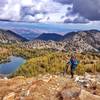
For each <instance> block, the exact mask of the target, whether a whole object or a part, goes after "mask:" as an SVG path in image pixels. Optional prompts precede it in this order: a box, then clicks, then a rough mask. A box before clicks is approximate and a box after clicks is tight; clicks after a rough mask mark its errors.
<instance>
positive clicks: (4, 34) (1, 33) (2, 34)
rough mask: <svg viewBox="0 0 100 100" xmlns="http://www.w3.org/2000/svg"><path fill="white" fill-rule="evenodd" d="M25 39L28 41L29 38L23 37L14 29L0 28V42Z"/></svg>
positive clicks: (13, 41)
mask: <svg viewBox="0 0 100 100" xmlns="http://www.w3.org/2000/svg"><path fill="white" fill-rule="evenodd" d="M23 41H27V39H25V38H24V37H21V36H20V35H18V34H16V33H14V32H13V31H10V30H1V29H0V43H15V42H23Z"/></svg>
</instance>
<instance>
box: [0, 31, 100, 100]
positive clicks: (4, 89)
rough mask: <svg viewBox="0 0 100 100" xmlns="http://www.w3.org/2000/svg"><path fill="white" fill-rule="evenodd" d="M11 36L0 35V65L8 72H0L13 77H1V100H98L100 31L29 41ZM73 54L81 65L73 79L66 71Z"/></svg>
mask: <svg viewBox="0 0 100 100" xmlns="http://www.w3.org/2000/svg"><path fill="white" fill-rule="evenodd" d="M12 34H13V32H11V33H10V31H9V32H8V31H7V30H6V31H4V30H1V33H0V40H1V42H0V63H1V64H2V65H3V66H4V69H5V68H6V70H4V69H3V67H0V68H1V69H2V70H0V72H4V71H6V73H7V72H10V73H11V74H9V75H7V74H6V73H5V74H4V75H3V74H0V100H21V99H23V100H71V99H70V98H74V100H85V99H87V100H92V98H93V100H99V98H100V87H99V85H100V40H99V34H100V32H99V31H97V30H90V31H82V32H72V33H68V34H66V35H64V36H60V35H57V34H55V33H53V34H51V33H43V34H41V35H40V36H39V37H38V38H36V39H33V40H30V41H29V40H27V39H25V38H23V37H21V36H19V35H18V36H17V35H12ZM48 34H49V35H48ZM56 36H57V37H59V39H57V37H56ZM55 37H56V38H55ZM72 54H75V55H76V57H77V59H78V61H79V62H80V63H79V64H78V67H77V68H76V70H75V77H74V78H73V79H71V78H70V68H68V69H67V70H66V67H68V65H67V66H66V63H67V62H68V61H69V59H70V57H71V55H72ZM10 57H11V58H10ZM23 59H24V60H25V61H24V60H23ZM13 62H14V64H15V65H13V64H12V63H13ZM9 63H11V65H10V64H9ZM7 64H8V65H9V66H5V65H7ZM7 68H9V69H7ZM10 68H11V69H10ZM65 72H66V73H65ZM69 84H70V85H69ZM72 91H73V92H72ZM69 93H70V96H69V95H68V94H69ZM85 93H86V94H85ZM74 94H75V95H74ZM85 95H86V96H85ZM66 98H67V99H66ZM82 98H84V99H82Z"/></svg>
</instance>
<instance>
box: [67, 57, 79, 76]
mask: <svg viewBox="0 0 100 100" xmlns="http://www.w3.org/2000/svg"><path fill="white" fill-rule="evenodd" d="M67 64H68V65H69V66H70V73H71V78H73V77H74V71H75V69H76V67H77V66H78V64H79V61H78V60H77V59H76V56H75V55H72V56H71V58H70V60H69V62H68V63H67Z"/></svg>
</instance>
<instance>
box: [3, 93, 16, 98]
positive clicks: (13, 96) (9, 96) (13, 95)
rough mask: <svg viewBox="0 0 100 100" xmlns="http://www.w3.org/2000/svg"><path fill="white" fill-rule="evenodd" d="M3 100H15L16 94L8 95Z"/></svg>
mask: <svg viewBox="0 0 100 100" xmlns="http://www.w3.org/2000/svg"><path fill="white" fill-rule="evenodd" d="M3 100H15V93H14V92H12V93H9V94H8V95H6V96H5V97H4V98H3Z"/></svg>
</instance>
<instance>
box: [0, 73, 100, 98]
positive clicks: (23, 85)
mask: <svg viewBox="0 0 100 100" xmlns="http://www.w3.org/2000/svg"><path fill="white" fill-rule="evenodd" d="M94 76H95V75H89V74H88V75H86V76H75V78H74V79H71V78H70V76H68V75H66V76H60V75H50V74H46V75H43V76H42V75H39V76H38V77H32V78H25V77H23V76H17V77H15V78H12V79H0V100H100V80H99V78H98V77H97V76H95V77H94ZM95 78H96V79H95ZM90 79H91V80H90ZM86 80H87V81H86ZM94 83H95V84H94ZM86 84H88V85H87V86H86Z"/></svg>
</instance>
